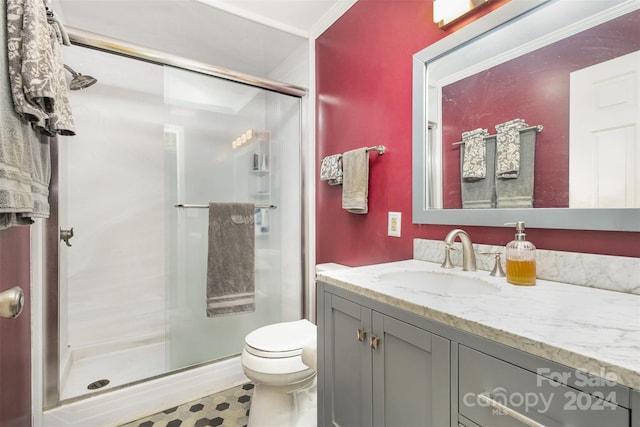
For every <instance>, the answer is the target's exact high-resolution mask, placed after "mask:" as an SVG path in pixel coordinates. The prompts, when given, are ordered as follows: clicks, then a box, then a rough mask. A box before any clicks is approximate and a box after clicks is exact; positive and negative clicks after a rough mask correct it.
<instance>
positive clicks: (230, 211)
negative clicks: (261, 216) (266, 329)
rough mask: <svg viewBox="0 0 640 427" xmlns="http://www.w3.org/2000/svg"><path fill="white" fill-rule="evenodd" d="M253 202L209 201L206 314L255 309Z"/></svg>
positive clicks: (221, 314)
mask: <svg viewBox="0 0 640 427" xmlns="http://www.w3.org/2000/svg"><path fill="white" fill-rule="evenodd" d="M254 216H255V205H254V204H253V203H210V204H209V252H208V257H207V317H217V316H225V315H232V314H240V313H245V312H252V311H255V225H254Z"/></svg>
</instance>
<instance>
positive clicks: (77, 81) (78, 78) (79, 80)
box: [64, 64, 98, 90]
mask: <svg viewBox="0 0 640 427" xmlns="http://www.w3.org/2000/svg"><path fill="white" fill-rule="evenodd" d="M64 68H66V70H67V71H69V72H70V73H71V75H72V76H73V79H71V83H69V89H71V90H80V89H84V88H87V87H89V86H92V85H93V84H95V83H96V82H97V81H98V80H97V79H96V78H95V77H91V76H83V75H82V74H80V73H76V72H75V71H74V70H73V69H72V68H71V67H69V66H68V65H67V64H64Z"/></svg>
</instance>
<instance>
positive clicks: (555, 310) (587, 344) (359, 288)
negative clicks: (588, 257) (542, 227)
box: [317, 260, 640, 390]
mask: <svg viewBox="0 0 640 427" xmlns="http://www.w3.org/2000/svg"><path fill="white" fill-rule="evenodd" d="M422 274H429V275H432V276H431V277H433V278H434V280H433V281H434V282H436V281H440V280H441V279H442V280H444V281H448V280H451V278H452V277H456V278H460V282H461V285H456V286H451V288H450V291H448V290H446V289H445V286H448V285H446V284H445V285H443V286H442V287H441V289H438V288H437V287H435V286H429V285H425V284H424V281H423V280H421V279H422ZM399 277H403V278H406V280H402V281H401V280H399V279H398V278H399ZM317 278H318V280H321V281H323V282H325V283H328V284H331V285H334V286H337V287H340V288H343V289H346V290H349V291H351V292H354V293H356V294H359V295H362V296H365V297H369V298H371V299H373V300H376V301H379V302H382V303H386V304H389V305H392V306H395V307H398V308H401V309H404V310H406V311H409V312H411V313H415V314H418V315H420V316H423V317H426V318H428V319H432V320H435V321H439V322H441V323H444V324H447V325H449V326H452V327H455V328H458V329H461V330H463V331H466V332H470V333H472V334H475V335H479V336H481V337H484V338H488V339H491V340H493V341H496V342H499V343H502V344H505V345H508V346H510V347H514V348H517V349H519V350H522V351H525V352H527V353H530V354H533V355H536V356H540V357H542V358H544V359H547V360H551V361H553V362H557V363H560V364H563V365H566V366H569V367H571V368H574V369H580V370H582V371H586V372H589V373H591V374H593V375H596V376H599V377H605V378H606V379H608V380H615V381H616V382H618V383H619V384H622V385H625V386H627V387H630V388H633V389H636V390H640V296H638V295H633V294H628V293H622V292H614V291H606V290H602V289H595V288H588V287H583V286H576V285H569V284H564V283H558V282H551V281H546V280H540V279H538V280H537V281H536V285H535V286H514V285H511V284H509V283H507V281H506V279H505V278H504V277H502V278H497V277H492V276H489V273H488V272H486V271H474V272H468V271H462V270H461V269H460V268H456V269H455V270H446V269H442V268H441V267H440V265H439V264H437V263H432V262H426V261H419V260H407V261H398V262H391V263H385V264H375V265H369V266H364V267H356V268H350V269H343V270H334V271H327V272H322V273H318V275H317ZM471 278H472V279H476V280H477V281H478V287H477V288H476V290H469V292H468V293H466V292H465V291H464V286H468V287H469V288H470V287H472V286H473V287H475V285H474V283H470V282H467V283H464V282H466V280H465V279H471ZM456 280H457V279H456ZM455 282H456V281H455V280H454V281H451V282H450V283H455Z"/></svg>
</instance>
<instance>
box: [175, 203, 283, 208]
mask: <svg viewBox="0 0 640 427" xmlns="http://www.w3.org/2000/svg"><path fill="white" fill-rule="evenodd" d="M173 207H175V208H185V209H191V208H198V209H205V208H206V209H208V208H209V205H188V204H184V203H179V204H177V205H173ZM256 208H258V209H278V206H276V205H256Z"/></svg>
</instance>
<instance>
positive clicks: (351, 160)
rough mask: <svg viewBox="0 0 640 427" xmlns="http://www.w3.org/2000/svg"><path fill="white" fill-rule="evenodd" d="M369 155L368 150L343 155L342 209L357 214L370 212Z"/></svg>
mask: <svg viewBox="0 0 640 427" xmlns="http://www.w3.org/2000/svg"><path fill="white" fill-rule="evenodd" d="M368 199H369V153H368V152H367V149H366V148H358V149H356V150H351V151H347V152H346V153H344V154H343V155H342V208H343V209H346V210H347V211H349V212H351V213H355V214H366V213H367V212H369V204H368Z"/></svg>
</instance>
